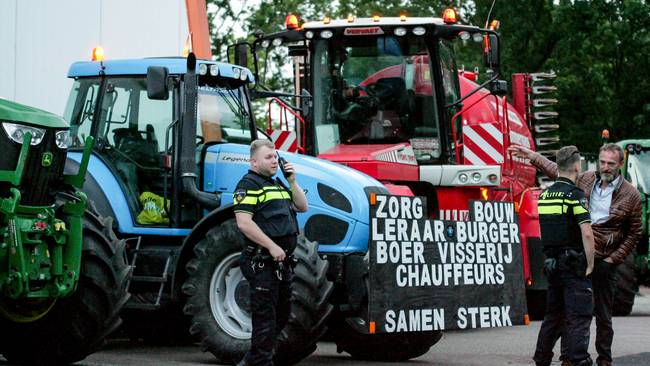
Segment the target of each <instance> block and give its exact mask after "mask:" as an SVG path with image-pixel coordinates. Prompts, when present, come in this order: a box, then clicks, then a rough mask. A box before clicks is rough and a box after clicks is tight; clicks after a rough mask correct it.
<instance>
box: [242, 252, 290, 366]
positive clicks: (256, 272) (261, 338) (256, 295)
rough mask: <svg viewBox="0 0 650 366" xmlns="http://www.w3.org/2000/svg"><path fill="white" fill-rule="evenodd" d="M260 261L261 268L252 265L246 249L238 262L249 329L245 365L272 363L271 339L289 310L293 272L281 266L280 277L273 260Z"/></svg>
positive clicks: (272, 348)
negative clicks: (247, 298)
mask: <svg viewBox="0 0 650 366" xmlns="http://www.w3.org/2000/svg"><path fill="white" fill-rule="evenodd" d="M263 263H264V265H263V267H261V268H260V266H259V265H257V264H254V263H253V257H252V255H251V254H249V253H247V252H246V251H244V252H242V255H241V257H240V262H239V264H240V268H241V271H242V274H243V275H244V277H246V279H247V280H248V282H249V285H250V302H251V317H252V323H253V332H252V334H251V348H250V350H249V351H248V353H246V356H244V362H245V364H246V365H250V366H257V365H260V366H261V365H264V366H267V365H273V350H274V348H275V341H276V339H277V337H278V335H279V334H280V332H281V331H282V329H283V328H284V326H285V325H286V324H287V321H288V320H289V314H290V312H291V283H292V281H293V271H292V270H291V269H289V266H285V270H284V271H283V272H281V276H282V279H280V278H278V275H277V273H276V268H277V267H276V264H275V263H274V262H272V261H267V262H263ZM254 266H255V267H254Z"/></svg>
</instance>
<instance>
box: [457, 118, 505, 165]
mask: <svg viewBox="0 0 650 366" xmlns="http://www.w3.org/2000/svg"><path fill="white" fill-rule="evenodd" d="M463 144H464V148H463V156H464V159H465V164H469V165H496V164H502V163H503V133H501V131H500V130H499V128H498V127H497V124H496V123H481V124H478V125H465V126H463Z"/></svg>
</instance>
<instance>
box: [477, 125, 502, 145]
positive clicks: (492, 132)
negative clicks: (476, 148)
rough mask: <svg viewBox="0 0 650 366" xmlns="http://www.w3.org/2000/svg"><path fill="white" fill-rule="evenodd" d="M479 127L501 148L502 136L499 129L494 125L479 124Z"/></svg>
mask: <svg viewBox="0 0 650 366" xmlns="http://www.w3.org/2000/svg"><path fill="white" fill-rule="evenodd" d="M479 126H481V127H483V129H484V130H485V131H486V132H487V133H489V134H490V136H492V137H493V138H494V139H495V140H497V142H498V143H499V144H500V145H501V146H503V134H502V133H501V131H499V129H498V128H497V127H496V126H495V125H493V124H491V123H483V124H480V125H479Z"/></svg>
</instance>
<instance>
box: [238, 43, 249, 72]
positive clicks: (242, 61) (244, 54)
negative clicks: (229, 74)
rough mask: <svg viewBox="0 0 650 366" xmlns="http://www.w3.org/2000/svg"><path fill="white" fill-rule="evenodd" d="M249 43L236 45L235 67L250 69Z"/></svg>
mask: <svg viewBox="0 0 650 366" xmlns="http://www.w3.org/2000/svg"><path fill="white" fill-rule="evenodd" d="M249 48H250V46H249V45H248V43H238V44H236V45H235V65H239V66H242V67H246V68H247V67H248V49H249Z"/></svg>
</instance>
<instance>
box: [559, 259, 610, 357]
mask: <svg viewBox="0 0 650 366" xmlns="http://www.w3.org/2000/svg"><path fill="white" fill-rule="evenodd" d="M617 267H618V265H616V264H612V263H607V262H605V261H604V260H602V259H600V258H596V260H595V263H594V272H593V273H592V275H591V280H592V282H593V286H594V287H593V288H594V315H595V316H596V351H597V352H598V359H597V360H596V361H601V360H602V361H609V362H612V340H613V339H614V329H613V328H612V307H613V306H614V291H615V290H616V284H617V283H618V272H617V270H616V268H617ZM567 354H568V345H567V344H566V342H565V341H564V338H562V357H560V358H561V359H563V360H564V359H567V360H568V359H569V358H568V357H567V356H566V355H567Z"/></svg>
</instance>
